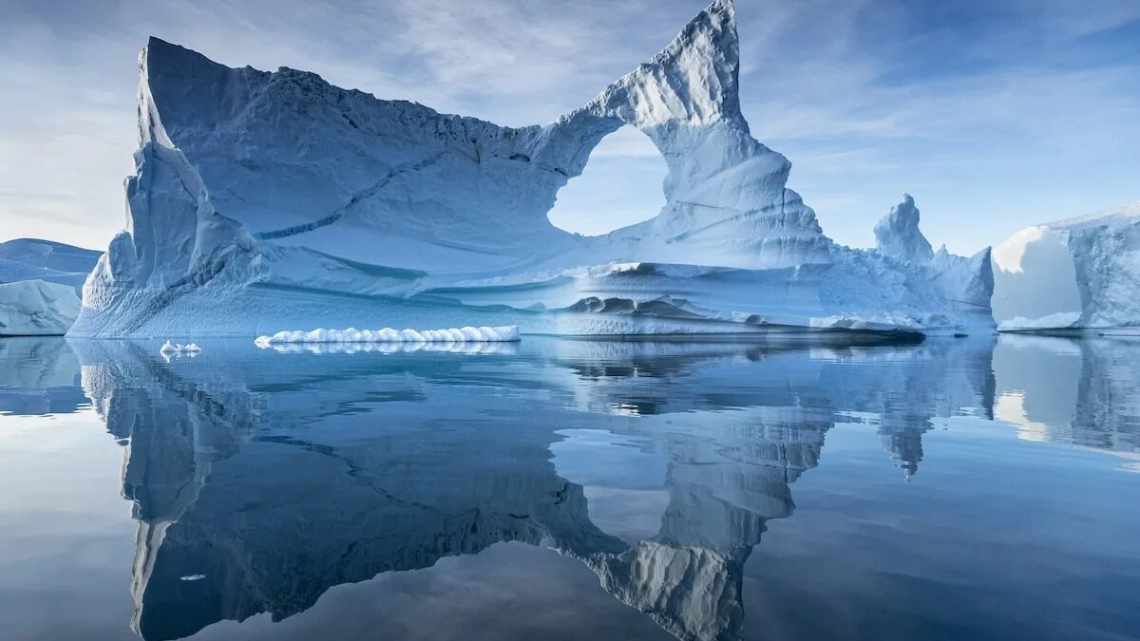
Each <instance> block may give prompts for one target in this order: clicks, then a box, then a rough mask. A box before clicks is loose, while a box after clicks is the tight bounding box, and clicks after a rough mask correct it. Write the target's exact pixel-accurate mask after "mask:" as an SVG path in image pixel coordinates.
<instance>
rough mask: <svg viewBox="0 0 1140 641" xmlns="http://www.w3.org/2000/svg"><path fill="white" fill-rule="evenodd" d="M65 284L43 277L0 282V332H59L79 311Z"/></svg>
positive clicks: (14, 334)
mask: <svg viewBox="0 0 1140 641" xmlns="http://www.w3.org/2000/svg"><path fill="white" fill-rule="evenodd" d="M79 306H80V302H79V296H78V295H76V293H75V289H74V288H73V287H70V286H68V285H60V284H59V283H49V282H47V281H43V280H24V281H19V282H15V283H0V336H62V335H63V334H64V333H66V332H67V328H68V327H71V323H72V322H73V321H75V318H76V317H77V316H78V315H79Z"/></svg>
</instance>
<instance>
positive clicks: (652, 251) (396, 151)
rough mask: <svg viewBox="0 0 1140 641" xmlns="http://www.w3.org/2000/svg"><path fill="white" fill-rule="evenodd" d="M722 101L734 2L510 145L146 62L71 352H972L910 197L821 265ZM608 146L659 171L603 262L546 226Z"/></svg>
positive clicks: (977, 286)
mask: <svg viewBox="0 0 1140 641" xmlns="http://www.w3.org/2000/svg"><path fill="white" fill-rule="evenodd" d="M738 85H739V49H738V41H737V32H736V23H735V7H734V4H733V2H732V1H731V0H716V1H715V2H713V3H712V4H710V5H709V6H708V7H707V8H706V9H705V10H704V11H702V12H701V13H699V14H698V15H697V16H696V17H695V18H694V19H693V20H692V21H691V22H690V23H689V24H688V25H686V26H685V27H684V29H682V30H681V32H680V33H679V34H678V35H677V37H676V38H675V39H674V40H673V42H672V43H670V44H669V45H668V46H667V47H666V48H665V49H664V50H663V51H661V52H660V53H659V54H658V55H657V56H655V57H654V58H653V59H652V61H650V62H648V63H646V64H643V65H641V66H640V67H638V68H637V69H636V70H634V71H632V72H631V73H629V74H627V75H626V76H625V77H623V78H621V79H619V80H618V81H616V82H614V83H613V84H611V85H610V86H608V87H606V88H605V89H604V90H603V91H602V92H601V93H600V94H599V95H598V96H597V97H596V98H594V99H593V100H592V101H590V102H589V103H587V104H586V105H584V106H583V107H581V108H579V109H576V110H574V111H572V112H571V113H569V114H567V115H565V116H563V117H561V118H559V119H558V120H557V121H556V122H554V123H551V124H549V125H545V126H530V127H523V128H509V127H500V126H498V125H494V124H492V123H489V122H485V121H482V120H478V119H475V118H466V117H460V116H453V115H445V114H440V113H438V112H436V111H434V110H432V109H430V108H428V107H425V106H422V105H419V104H415V103H410V102H405V101H398V100H379V99H377V98H375V97H373V96H372V95H370V94H366V93H362V92H360V91H354V90H352V91H350V90H343V89H339V88H337V87H334V86H332V85H329V84H328V83H326V82H324V81H323V80H322V79H321V78H320V77H319V76H317V75H315V74H312V73H307V72H303V71H297V70H293V69H288V68H282V69H279V70H278V71H276V72H273V73H270V72H265V71H259V70H256V69H252V68H249V67H245V68H241V69H234V68H229V67H226V66H223V65H220V64H217V63H214V62H212V61H210V60H209V59H207V58H206V57H205V56H202V55H201V54H198V53H196V52H193V51H190V50H188V49H184V48H182V47H179V46H176V45H173V44H169V43H166V42H163V41H161V40H158V39H156V38H152V39H151V40H150V41H149V42H148V44H147V47H146V48H145V49H144V51H143V52H142V54H141V56H140V84H139V109H138V112H139V140H140V148H139V150H138V151H137V152H136V154H135V167H136V173H135V175H134V176H133V177H131V178H130V179H128V181H127V184H126V193H127V203H128V216H127V218H128V220H127V230H126V231H124V232H123V233H121V234H120V235H119V236H117V237H116V238H115V239H114V240H113V241H112V243H111V246H110V248H109V250H108V252H107V254H105V255H104V256H103V258H102V259H101V260H100V262H99V264H98V266H97V267H96V268H95V270H94V272H93V273H92V274H91V275H90V277H89V278H88V280H87V283H86V285H85V289H84V297H83V310H82V313H81V315H80V318H79V320H78V321H77V322H76V324H75V326H74V327H73V329H72V332H71V333H72V334H73V335H77V336H163V335H169V334H177V335H207V334H215V335H245V336H256V335H258V334H263V333H269V332H272V331H276V329H279V328H280V327H282V326H310V327H312V326H327V327H347V326H356V327H371V326H377V325H390V326H412V327H445V326H462V325H518V326H519V327H520V329H521V330H522V331H524V332H547V333H556V334H643V333H743V332H770V331H772V330H773V328H783V329H788V328H790V329H796V328H801V329H802V328H841V329H842V328H848V329H850V328H856V329H899V328H902V329H907V330H913V331H920V332H928V331H941V330H953V331H959V330H965V329H970V328H982V329H985V330H988V329H990V328H992V326H993V321H992V318H991V315H990V310H989V290H988V289H987V288H988V286H989V283H990V276H989V269H990V267H989V259H988V255H979V256H975V257H974V258H972V259H963V258H958V257H952V256H949V255H948V254H946V253H945V252H940V253H939V254H934V255H931V253H930V249H929V244H928V243H927V244H926V245H925V247H926V250H925V253H924V252H922V251H920V250H921V244H919V245H914V246H912V244H913V243H915V242H917V241H916V239H919V238H921V234H920V233H919V232H918V229H917V223H918V216H917V210H916V209H914V206H913V201H912V200H910V199H909V197H908V201H907V207H909V209H908V208H907V207H902V206H900V208H898V209H897V210H896V211H895V212H894V213H892V214H891V218H890V219H888V221H887V223H886V224H885V227H883V229H882V234H880V242H881V243H883V240H882V239H883V238H886V239H888V240H887V242H886V243H883V245H882V249H881V250H871V251H857V250H851V249H848V248H845V247H842V246H839V245H837V244H835V243H834V242H832V241H831V240H830V239H829V238H828V237H826V236H825V235H824V234H823V232H822V230H821V228H820V226H819V224H818V222H817V220H816V217H815V213H814V212H813V211H812V209H811V208H810V207H808V206H807V205H805V204H804V202H803V199H802V198H801V197H800V196H799V195H798V194H797V193H795V192H794V191H792V190H790V189H788V188H787V186H786V185H787V181H788V176H789V172H790V169H791V164H790V163H789V162H788V160H787V159H786V158H784V157H783V156H782V155H780V154H779V153H776V152H775V151H772V150H770V149H768V148H767V147H765V146H764V145H763V144H761V143H760V142H758V141H757V140H756V139H754V138H753V137H752V135H751V133H750V128H749V125H748V123H747V122H746V121H745V119H744V117H743V115H742V114H741V111H740V101H739V91H738V89H739V87H738ZM626 125H629V126H632V127H635V128H636V129H638V130H639V131H641V132H642V133H643V134H645V135H646V136H647V137H648V138H649V139H650V140H652V141H653V143H654V145H656V147H657V149H658V150H659V151H660V152H661V154H662V156H663V157H664V158H665V161H666V164H667V166H668V176H667V178H666V180H665V183H664V192H665V197H666V204H665V206H664V208H663V209H662V210H661V212H660V213H659V214H658V215H657V216H656V217H655V218H653V219H651V220H649V221H646V222H644V223H640V224H637V225H633V226H630V227H627V228H623V229H620V230H617V231H614V232H612V233H610V234H608V235H606V236H601V237H590V238H587V237H582V236H578V235H574V234H569V233H566V232H564V231H562V230H559V229H557V228H556V227H554V226H553V225H551V224H550V222H549V220H548V219H547V213H548V212H549V210H550V209H551V208H552V206H553V204H554V201H555V198H556V195H557V193H558V190H559V189H560V188H562V187H563V186H564V185H566V183H567V181H569V180H571V179H573V178H574V177H575V176H578V175H579V174H580V173H581V172H582V170H583V168H584V166H585V165H586V162H587V161H588V159H589V157H590V153H591V151H592V150H593V149H594V148H595V146H596V145H597V144H598V143H599V142H600V141H601V140H602V138H604V137H605V136H607V135H609V134H611V133H613V132H615V131H617V130H618V129H619V128H621V127H623V126H626ZM912 210H913V215H912V214H911V212H912ZM922 242H923V243H925V239H923V241H922ZM916 248H917V249H918V250H919V251H918V253H917V254H914V253H913V252H914V251H915V249H916ZM899 251H903V252H904V253H906V252H910V253H906V255H900V254H899V253H898V252H899ZM912 254H913V255H912Z"/></svg>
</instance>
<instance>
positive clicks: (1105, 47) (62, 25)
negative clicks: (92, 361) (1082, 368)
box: [0, 0, 1140, 253]
mask: <svg viewBox="0 0 1140 641" xmlns="http://www.w3.org/2000/svg"><path fill="white" fill-rule="evenodd" d="M704 4H705V1H704V0H572V1H571V0H480V1H479V2H466V1H463V2H460V1H458V0H451V1H445V0H372V1H370V2H364V1H358V0H337V1H333V0H307V1H305V2H293V3H288V2H283V1H281V0H273V1H270V0H240V1H239V0H197V1H196V2H186V1H185V0H150V1H149V2H146V3H141V4H140V3H139V2H137V0H130V1H120V0H104V1H101V2H80V3H62V2H43V1H42V0H0V15H3V16H4V19H3V21H2V22H0V79H3V83H4V85H5V88H4V92H3V99H2V100H0V123H3V124H2V125H0V241H2V240H7V239H9V238H17V237H24V236H32V237H41V238H50V239H53V240H59V241H63V242H68V243H72V244H76V245H80V246H84V247H90V248H96V249H102V248H104V247H106V245H107V243H108V242H109V240H110V239H111V237H112V236H113V235H114V234H115V233H116V232H117V231H118V230H119V229H122V227H123V224H124V219H125V213H124V203H123V195H122V191H123V188H122V182H123V179H124V178H125V177H126V176H128V175H129V174H130V173H131V171H132V162H131V154H132V152H133V151H134V149H135V146H136V144H137V133H136V127H135V106H134V104H135V88H136V82H137V54H138V50H139V49H140V48H141V47H142V46H143V45H144V44H145V42H146V38H147V36H148V35H156V36H159V37H161V38H163V39H165V40H168V41H171V42H175V43H178V44H182V45H184V46H187V47H190V48H192V49H196V50H198V51H201V52H203V53H204V54H206V55H207V56H209V57H210V58H212V59H214V60H217V61H219V62H222V63H225V64H228V65H230V66H244V65H247V64H248V65H251V66H254V67H257V68H260V69H276V68H278V67H280V66H288V67H293V68H298V69H306V70H310V71H315V72H317V73H319V74H320V75H322V76H323V77H324V78H325V79H326V80H328V81H330V82H332V83H334V84H337V85H340V86H343V87H350V88H357V89H361V90H364V91H368V92H371V93H373V94H375V95H376V96H377V97H379V98H392V99H395V98H401V99H410V100H416V101H419V102H421V103H423V104H426V105H428V106H431V107H433V108H435V109H437V110H439V111H442V112H446V113H458V114H463V115H469V116H476V117H480V118H484V119H487V120H490V121H493V122H496V123H499V124H504V125H516V126H518V125H527V124H535V123H546V122H549V121H552V120H554V119H555V118H557V117H558V116H559V115H560V114H562V113H565V112H567V111H570V110H572V109H573V108H575V107H577V106H579V105H582V104H583V103H585V102H587V101H588V100H589V99H590V98H592V97H593V96H594V95H595V94H596V93H597V92H598V91H600V90H601V89H602V88H603V87H605V86H606V85H607V84H609V83H610V82H611V81H612V80H614V79H616V78H618V77H620V76H621V75H622V74H624V73H625V72H627V71H630V70H631V69H633V68H634V67H635V66H636V65H637V64H638V63H640V62H642V61H645V60H648V59H650V58H651V57H652V56H653V54H655V53H656V52H657V51H658V50H659V49H660V48H662V47H663V46H664V45H666V44H667V43H668V42H669V41H670V40H671V39H672V37H673V36H674V35H675V34H676V32H677V31H678V30H679V29H680V28H681V27H682V26H683V25H684V24H685V23H686V22H687V21H688V20H689V18H691V17H692V16H693V15H694V14H695V13H696V12H698V11H700V10H701V9H702V8H703V7H704ZM737 20H738V30H739V34H740V41H741V79H740V85H741V92H742V93H741V103H742V108H743V111H744V115H745V117H746V118H747V119H748V121H749V123H750V125H751V127H752V134H753V136H755V137H756V138H757V139H759V140H760V141H761V142H763V143H765V144H766V145H768V146H769V147H771V148H773V149H775V150H777V151H779V152H781V153H783V154H784V155H785V156H787V157H788V158H789V159H790V160H791V161H792V165H793V166H792V174H791V179H790V181H789V187H791V188H792V189H795V190H796V191H798V192H800V194H802V195H803V196H804V199H805V200H806V202H807V203H808V204H809V205H811V206H812V207H813V208H814V209H815V210H816V213H817V214H818V216H819V220H820V223H821V225H822V226H823V229H824V232H825V233H827V234H828V235H829V236H831V237H832V238H834V239H836V240H837V241H839V242H842V243H845V244H849V245H853V246H857V247H866V246H870V245H872V244H873V242H874V237H873V234H872V231H871V229H872V227H873V225H874V223H875V221H876V220H878V218H880V217H881V216H882V215H883V214H885V213H886V212H887V211H888V210H889V208H890V207H891V205H893V204H895V203H897V202H898V201H899V200H900V199H901V196H902V193H903V192H907V193H910V194H912V195H914V197H915V199H916V201H917V203H918V206H919V208H920V209H921V210H922V216H923V219H922V227H923V230H924V232H925V233H926V235H927V237H928V238H930V239H931V242H932V243H933V244H934V245H935V246H938V245H939V244H942V243H945V244H946V245H947V246H948V247H949V249H950V250H951V251H955V252H958V253H972V252H974V251H977V250H979V249H981V248H982V247H984V246H986V245H990V244H996V243H998V242H1000V241H1001V240H1003V239H1004V238H1005V237H1006V236H1008V235H1009V234H1010V233H1012V232H1014V231H1015V230H1017V229H1020V228H1022V227H1025V226H1027V225H1032V224H1036V223H1040V222H1046V221H1050V220H1055V219H1060V218H1067V217H1071V216H1076V215H1083V214H1088V213H1093V212H1097V211H1101V210H1105V209H1111V208H1115V207H1118V206H1121V205H1125V204H1128V203H1133V202H1136V201H1140V2H1136V1H1135V0H1085V1H1082V2H1074V1H1071V0H1002V1H982V0H977V1H972V0H949V1H946V2H929V1H926V0H912V1H900V0H874V1H872V0H827V1H823V0H798V1H796V2H790V1H783V2H776V1H772V0H738V3H737ZM663 177H664V163H663V161H662V160H661V159H660V158H659V157H658V156H657V154H656V151H655V150H654V148H653V147H652V145H651V144H649V143H648V140H647V139H645V138H644V136H642V135H641V134H640V133H639V132H637V131H635V130H629V129H628V128H627V129H622V130H620V131H618V132H617V133H615V134H613V135H611V136H610V137H609V138H607V139H606V140H604V141H603V142H602V145H601V146H599V148H598V149H597V150H596V152H595V154H594V156H593V157H592V158H591V162H590V164H589V165H588V166H587V167H586V170H585V172H584V173H583V175H582V176H580V177H578V178H576V179H574V180H573V181H571V183H570V184H569V185H568V186H567V187H566V188H565V189H564V190H563V191H562V192H561V193H560V194H559V202H558V204H557V205H556V207H555V209H554V211H552V212H551V214H550V217H551V220H552V221H553V222H555V224H557V225H559V226H561V227H563V228H566V229H569V230H571V231H578V232H581V233H602V232H605V231H609V230H611V229H614V228H616V227H619V226H622V225H624V224H628V223H631V222H635V221H637V220H641V219H645V218H648V217H651V216H652V215H654V214H655V213H656V212H657V210H658V208H659V207H660V206H661V204H662V203H663V200H664V199H663V197H662V195H661V180H662V178H663Z"/></svg>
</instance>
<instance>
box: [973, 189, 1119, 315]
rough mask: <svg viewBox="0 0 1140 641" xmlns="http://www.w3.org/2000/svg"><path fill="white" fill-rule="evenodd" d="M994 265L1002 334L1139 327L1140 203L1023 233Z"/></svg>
mask: <svg viewBox="0 0 1140 641" xmlns="http://www.w3.org/2000/svg"><path fill="white" fill-rule="evenodd" d="M993 262H994V268H995V269H994V296H993V310H994V316H995V318H996V319H997V320H998V321H999V327H1000V329H1002V330H1010V331H1014V330H1016V331H1029V330H1037V331H1043V330H1061V329H1064V330H1088V329H1096V330H1119V331H1134V330H1135V329H1136V328H1140V295H1138V294H1140V203H1136V204H1134V205H1131V206H1128V207H1123V208H1120V209H1118V210H1115V211H1110V212H1102V213H1099V214H1094V215H1091V216H1086V217H1083V218H1075V219H1069V220H1062V221H1058V222H1055V223H1048V224H1044V225H1037V226H1034V227H1028V228H1026V229H1023V230H1021V231H1018V232H1017V233H1015V234H1013V235H1012V236H1010V237H1009V238H1008V239H1006V240H1005V241H1004V242H1002V243H1001V244H1000V245H998V246H997V247H996V248H995V249H994V253H993Z"/></svg>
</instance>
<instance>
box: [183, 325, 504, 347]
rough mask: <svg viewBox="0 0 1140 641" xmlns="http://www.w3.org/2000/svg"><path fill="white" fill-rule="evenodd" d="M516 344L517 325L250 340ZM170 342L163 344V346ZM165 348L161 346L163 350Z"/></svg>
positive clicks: (318, 332)
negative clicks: (514, 342)
mask: <svg viewBox="0 0 1140 641" xmlns="http://www.w3.org/2000/svg"><path fill="white" fill-rule="evenodd" d="M517 340H519V328H518V326H517V325H506V326H502V327H488V326H481V327H471V326H468V327H463V328H455V327H451V328H446V329H425V330H414V329H401V330H396V329H392V328H390V327H385V328H383V329H379V330H376V331H372V330H367V329H366V330H358V329H356V328H354V327H349V328H348V329H325V328H317V329H314V330H311V331H308V332H306V331H300V330H293V331H290V330H282V331H280V332H277V333H276V334H273V335H270V336H258V337H257V338H256V339H254V341H253V342H254V344H255V345H257V346H258V347H261V348H266V347H270V346H276V345H289V344H318V343H348V344H367V343H401V344H412V343H502V342H513V341H517ZM169 344H170V341H167V345H169ZM167 345H164V346H163V349H164V350H165V349H166V348H167ZM190 346H193V347H194V349H195V350H198V346H197V345H194V344H193V343H191V344H190V345H188V346H186V347H183V346H181V345H171V346H170V349H171V351H181V350H183V349H189V347H190Z"/></svg>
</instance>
